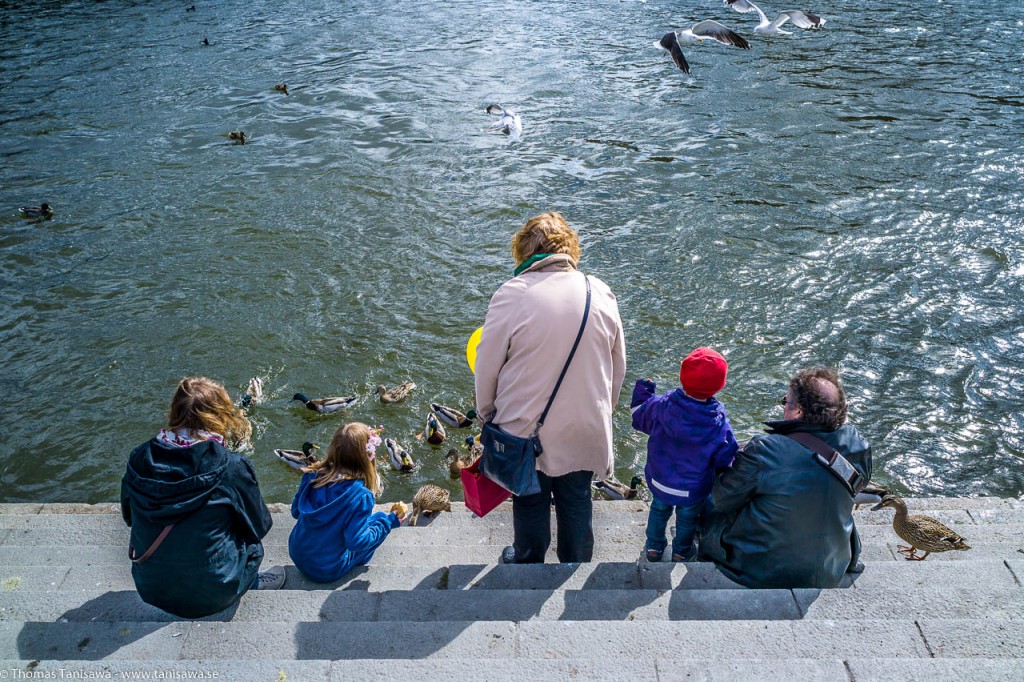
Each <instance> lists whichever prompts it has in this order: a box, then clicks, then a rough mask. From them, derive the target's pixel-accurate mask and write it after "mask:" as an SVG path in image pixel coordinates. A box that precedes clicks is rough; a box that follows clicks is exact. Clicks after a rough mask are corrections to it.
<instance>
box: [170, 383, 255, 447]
mask: <svg viewBox="0 0 1024 682" xmlns="http://www.w3.org/2000/svg"><path fill="white" fill-rule="evenodd" d="M167 428H169V429H171V430H172V431H180V430H185V431H188V432H189V433H192V434H194V433H196V432H197V431H209V432H211V433H219V434H220V435H222V436H224V439H225V441H227V442H228V443H232V444H242V443H245V442H246V441H247V440H249V436H251V435H252V424H251V423H249V420H248V419H246V417H245V413H244V412H242V411H241V410H240V409H238V408H237V407H235V405H234V403H232V402H231V397H230V396H229V395H228V392H227V391H226V390H225V389H224V387H223V386H222V385H220V384H218V383H217V382H216V381H214V380H213V379H207V378H206V377H186V378H184V379H182V380H181V381H180V382H179V383H178V390H176V391H175V392H174V398H172V399H171V410H170V412H169V413H168V414H167Z"/></svg>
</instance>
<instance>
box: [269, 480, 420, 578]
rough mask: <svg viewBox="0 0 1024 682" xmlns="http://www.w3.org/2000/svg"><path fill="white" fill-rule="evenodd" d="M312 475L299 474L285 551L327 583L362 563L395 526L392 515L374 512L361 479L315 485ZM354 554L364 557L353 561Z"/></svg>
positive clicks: (311, 575) (309, 573)
mask: <svg viewBox="0 0 1024 682" xmlns="http://www.w3.org/2000/svg"><path fill="white" fill-rule="evenodd" d="M316 477H317V475H316V474H314V473H307V474H303V476H302V481H301V482H300V483H299V489H298V490H297V491H296V492H295V499H294V500H292V516H293V517H295V518H296V519H297V522H296V523H295V527H294V528H292V532H291V535H290V536H288V554H289V555H290V556H291V558H292V562H294V564H295V566H296V567H297V568H298V569H299V570H300V571H302V572H303V574H305V575H306V576H308V577H309V578H310V579H311V580H315V581H316V582H323V583H326V582H331V581H334V580H337V579H338V578H340V577H341V576H343V575H344V574H345V573H347V572H348V571H350V570H351V569H352V568H354V567H355V566H356V565H359V564H361V563H366V561H368V560H369V558H370V556H372V554H373V551H374V550H375V549H377V547H379V546H380V544H381V543H382V542H384V540H385V538H387V536H388V533H390V532H391V529H393V528H397V527H398V526H399V525H400V524H399V521H398V516H397V515H395V514H394V513H391V514H385V513H384V512H374V511H373V501H374V498H373V493H371V492H370V491H369V490H368V489H367V487H366V486H365V485H363V482H362V481H361V480H359V479H356V480H350V481H338V482H336V483H330V484H328V485H325V486H323V487H322V488H315V487H313V481H315V480H316ZM360 555H365V556H360ZM356 558H361V559H364V560H363V561H353V559H356Z"/></svg>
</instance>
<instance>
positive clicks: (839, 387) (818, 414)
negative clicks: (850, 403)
mask: <svg viewBox="0 0 1024 682" xmlns="http://www.w3.org/2000/svg"><path fill="white" fill-rule="evenodd" d="M789 388H790V389H791V390H792V391H793V397H794V398H795V399H796V404H797V405H799V406H800V409H802V410H803V417H802V418H801V421H804V422H807V423H808V424H821V425H822V426H824V427H825V428H826V429H828V430H829V431H834V430H836V429H838V428H839V427H840V426H842V425H843V423H844V422H846V393H845V392H844V391H843V384H842V382H841V381H840V380H839V373H838V372H837V371H835V370H834V369H830V368H828V367H808V368H806V369H802V370H800V371H799V372H797V373H796V375H795V376H794V377H793V379H792V380H791V381H790V382H789Z"/></svg>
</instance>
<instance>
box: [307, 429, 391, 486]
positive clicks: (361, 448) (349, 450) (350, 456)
mask: <svg viewBox="0 0 1024 682" xmlns="http://www.w3.org/2000/svg"><path fill="white" fill-rule="evenodd" d="M369 440H370V427H369V426H367V425H366V424H363V423H361V422H352V423H350V424H345V425H344V426H341V427H339V428H338V430H337V431H335V432H334V435H333V436H332V437H331V444H330V445H329V446H327V456H326V457H324V459H323V460H322V461H320V462H317V463H316V464H313V465H312V466H308V467H306V468H304V469H303V471H306V472H310V473H314V474H316V475H317V477H316V480H315V481H313V487H314V488H322V487H324V486H325V485H327V484H328V483H333V482H335V481H337V480H338V479H356V478H357V479H360V480H361V481H362V482H363V485H365V486H366V488H367V490H369V491H370V492H372V493H373V494H374V495H379V494H380V492H381V487H380V479H379V478H378V477H377V465H376V464H375V463H374V461H373V460H372V459H370V453H369V452H367V450H366V444H367V443H368V442H369Z"/></svg>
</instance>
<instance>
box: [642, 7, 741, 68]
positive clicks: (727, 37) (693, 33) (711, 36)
mask: <svg viewBox="0 0 1024 682" xmlns="http://www.w3.org/2000/svg"><path fill="white" fill-rule="evenodd" d="M705 40H715V41H718V42H720V43H722V44H724V45H734V46H735V47H739V48H742V49H744V50H749V49H750V43H748V42H747V41H746V40H744V39H743V36H741V35H739V34H738V33H735V32H733V31H731V30H729V29H728V28H726V27H725V26H723V25H722V24H720V23H718V22H717V21H710V20H708V21H701V22H698V23H696V24H694V25H693V26H691V27H690V28H683V29H679V30H678V31H669V32H668V33H666V34H665V35H664V36H662V37H661V40H660V41H658V42H657V43H655V45H657V46H660V47H663V48H665V49H666V50H668V53H669V54H670V55H672V61H674V62H675V63H676V66H678V67H679V69H680V70H681V71H682V72H683V73H685V74H689V73H690V65H689V64H688V63H687V62H686V57H684V56H683V50H682V49H681V48H680V47H679V44H680V43H686V44H687V45H699V44H701V43H703V42H704V41H705Z"/></svg>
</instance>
